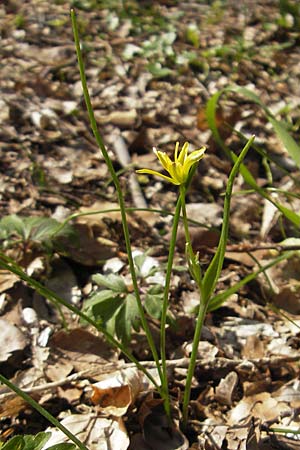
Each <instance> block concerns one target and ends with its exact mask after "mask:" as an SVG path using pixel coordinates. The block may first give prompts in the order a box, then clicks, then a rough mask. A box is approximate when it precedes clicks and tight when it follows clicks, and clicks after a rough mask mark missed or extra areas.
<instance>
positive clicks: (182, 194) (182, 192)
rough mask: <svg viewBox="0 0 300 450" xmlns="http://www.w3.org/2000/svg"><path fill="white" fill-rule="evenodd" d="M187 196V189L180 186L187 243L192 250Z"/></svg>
mask: <svg viewBox="0 0 300 450" xmlns="http://www.w3.org/2000/svg"><path fill="white" fill-rule="evenodd" d="M185 196H186V187H185V186H184V185H183V184H182V185H181V186H180V198H181V210H182V218H183V227H184V234H185V242H186V243H187V244H188V245H189V246H190V248H192V242H191V236H190V232H189V225H188V218H187V214H186V206H185Z"/></svg>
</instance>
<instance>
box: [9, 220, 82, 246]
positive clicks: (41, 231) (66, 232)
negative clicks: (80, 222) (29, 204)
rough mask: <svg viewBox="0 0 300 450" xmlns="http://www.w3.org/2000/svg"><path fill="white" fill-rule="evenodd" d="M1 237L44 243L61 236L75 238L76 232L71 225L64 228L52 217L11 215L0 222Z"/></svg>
mask: <svg viewBox="0 0 300 450" xmlns="http://www.w3.org/2000/svg"><path fill="white" fill-rule="evenodd" d="M0 235H1V237H2V239H5V238H9V237H12V236H15V237H18V238H19V239H21V240H23V241H29V240H31V241H33V242H40V243H42V242H46V241H50V240H52V239H56V238H57V237H61V236H66V237H75V232H74V229H73V227H72V226H71V225H67V224H66V225H64V226H62V225H61V223H60V222H58V221H57V220H55V219H52V218H50V217H22V216H17V215H16V214H11V215H9V216H5V217H3V218H2V219H1V220H0Z"/></svg>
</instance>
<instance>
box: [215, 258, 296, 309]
mask: <svg viewBox="0 0 300 450" xmlns="http://www.w3.org/2000/svg"><path fill="white" fill-rule="evenodd" d="M294 254H295V251H289V252H285V253H284V254H282V255H280V256H278V257H277V258H275V259H273V260H272V261H271V262H269V263H268V264H265V265H264V266H262V267H260V268H259V269H258V270H256V271H255V272H252V273H250V274H249V275H247V276H246V277H245V278H243V279H242V280H241V281H239V282H238V283H236V284H235V285H234V286H232V287H230V288H229V289H226V291H224V292H221V293H220V294H217V295H215V296H214V297H213V298H212V299H211V300H210V301H209V304H208V311H214V310H216V309H218V308H220V306H222V305H223V303H224V302H225V301H226V300H227V299H228V298H229V297H230V296H231V295H232V294H235V293H236V292H238V290H239V289H241V287H243V286H245V285H246V284H247V283H250V281H252V280H255V278H256V277H257V276H258V275H259V274H260V273H263V272H265V271H266V270H268V269H269V268H270V267H273V266H275V265H276V264H278V263H279V262H281V261H284V260H287V259H289V258H291V257H292V256H293V255H294Z"/></svg>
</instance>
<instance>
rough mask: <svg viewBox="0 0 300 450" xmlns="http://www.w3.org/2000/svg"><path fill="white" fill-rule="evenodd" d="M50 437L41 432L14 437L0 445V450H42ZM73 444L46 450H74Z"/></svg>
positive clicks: (47, 433) (49, 434)
mask: <svg viewBox="0 0 300 450" xmlns="http://www.w3.org/2000/svg"><path fill="white" fill-rule="evenodd" d="M50 437H51V433H49V432H41V433H38V434H36V435H32V434H25V435H24V436H14V437H13V438H11V439H10V440H9V441H8V442H6V444H3V443H2V444H1V443H0V449H1V450H42V448H43V447H44V445H45V444H46V443H47V442H48V440H49V439H50ZM76 448H77V447H76V445H74V444H67V443H64V444H55V445H52V446H51V447H48V448H47V450H76Z"/></svg>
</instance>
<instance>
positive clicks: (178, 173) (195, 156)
mask: <svg viewBox="0 0 300 450" xmlns="http://www.w3.org/2000/svg"><path fill="white" fill-rule="evenodd" d="M188 146H189V143H188V142H185V144H184V145H183V147H182V149H181V150H180V152H179V154H178V149H179V142H176V146H175V151H174V161H172V160H171V159H170V158H169V156H168V155H167V154H166V153H165V152H160V151H158V150H156V148H155V147H154V148H153V151H154V153H155V154H156V156H157V157H158V159H159V161H160V163H161V165H162V166H163V168H164V169H165V170H166V171H167V172H168V173H169V175H170V176H169V177H168V176H167V175H163V174H162V173H160V172H156V170H151V169H140V170H137V172H138V173H149V174H151V175H157V176H159V177H161V178H164V179H165V180H167V181H169V182H170V183H173V184H177V185H180V184H184V183H186V181H187V179H188V176H189V172H190V169H191V167H192V166H193V165H194V164H196V163H197V162H198V161H200V159H202V158H203V156H204V152H205V150H206V148H205V147H202V148H200V149H199V150H194V151H192V152H191V153H188Z"/></svg>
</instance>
